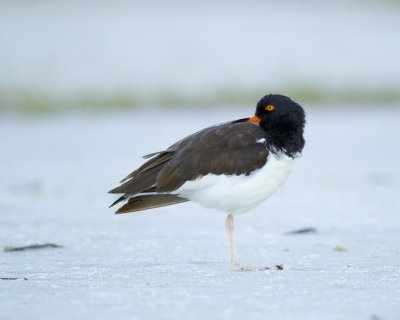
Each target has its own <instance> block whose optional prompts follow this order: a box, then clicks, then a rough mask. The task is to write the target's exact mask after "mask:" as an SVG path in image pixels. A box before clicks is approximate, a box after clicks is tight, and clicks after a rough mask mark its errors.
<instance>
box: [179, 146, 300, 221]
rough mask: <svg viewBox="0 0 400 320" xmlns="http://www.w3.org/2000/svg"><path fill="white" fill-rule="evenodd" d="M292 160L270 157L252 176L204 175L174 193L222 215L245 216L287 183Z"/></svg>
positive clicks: (283, 157) (285, 157) (271, 155)
mask: <svg viewBox="0 0 400 320" xmlns="http://www.w3.org/2000/svg"><path fill="white" fill-rule="evenodd" d="M293 162H294V159H292V158H290V157H287V156H279V157H277V156H275V155H273V154H270V156H269V157H268V162H267V164H266V165H265V166H264V167H263V168H261V169H258V170H256V171H254V172H253V173H252V174H251V175H249V176H246V175H241V176H227V175H213V174H209V175H206V176H204V177H202V178H200V179H198V180H195V181H188V182H186V183H185V184H184V185H183V186H182V187H180V188H179V189H178V190H176V191H175V192H174V193H175V194H179V195H180V196H182V197H185V198H187V199H189V200H191V201H194V202H197V203H199V204H201V205H202V206H204V207H207V208H213V209H217V210H220V211H223V212H225V213H230V214H240V213H244V212H246V211H248V210H250V209H252V208H254V207H255V206H257V205H259V204H260V203H262V202H263V201H264V200H266V199H267V198H269V197H270V196H271V195H272V194H273V193H274V192H275V191H276V190H277V189H278V188H279V187H280V186H281V185H282V184H283V182H284V181H285V180H286V178H287V176H288V175H289V173H290V170H291V168H292V165H293Z"/></svg>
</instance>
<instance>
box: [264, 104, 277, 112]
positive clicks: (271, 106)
mask: <svg viewBox="0 0 400 320" xmlns="http://www.w3.org/2000/svg"><path fill="white" fill-rule="evenodd" d="M264 109H265V110H266V111H272V110H274V109H275V106H274V105H272V104H269V105H267V106H266V107H265V108H264Z"/></svg>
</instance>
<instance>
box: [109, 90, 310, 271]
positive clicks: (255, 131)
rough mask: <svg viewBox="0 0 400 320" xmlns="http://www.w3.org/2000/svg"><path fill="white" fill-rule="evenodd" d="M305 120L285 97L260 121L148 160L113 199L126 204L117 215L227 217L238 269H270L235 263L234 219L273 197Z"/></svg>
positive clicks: (265, 107) (263, 111)
mask: <svg viewBox="0 0 400 320" xmlns="http://www.w3.org/2000/svg"><path fill="white" fill-rule="evenodd" d="M304 125H305V113H304V110H303V108H302V107H301V106H300V105H299V104H298V103H296V102H294V101H293V100H291V99H290V98H288V97H285V96H282V95H277V94H269V95H266V96H264V97H263V98H262V99H261V100H260V101H259V102H258V103H257V106H256V112H255V115H254V116H253V117H251V118H244V119H239V120H235V121H230V122H226V123H222V124H218V125H215V126H212V127H208V128H205V129H203V130H201V131H198V132H196V133H194V134H192V135H190V136H188V137H186V138H183V139H182V140H180V141H178V142H176V143H175V144H173V145H172V146H170V147H169V148H168V149H166V150H163V151H160V152H156V153H152V154H149V155H147V156H144V158H145V159H149V160H148V161H147V162H145V163H144V164H143V165H142V166H141V167H139V168H138V169H136V170H135V171H133V172H132V173H131V174H129V175H128V176H127V177H126V178H125V179H123V180H122V181H121V185H120V186H119V187H117V188H115V189H113V190H111V191H110V193H116V194H122V196H121V197H120V198H119V199H117V201H115V202H114V203H113V204H112V205H111V207H112V206H114V205H115V204H117V203H119V202H121V201H127V202H126V203H125V204H124V205H123V206H122V207H120V208H119V209H118V210H117V211H116V213H127V212H135V211H140V210H147V209H152V208H157V207H162V206H168V205H172V204H176V203H181V202H185V201H189V200H190V201H194V202H197V203H199V204H200V205H202V206H204V207H207V208H213V209H217V210H219V211H222V212H224V213H226V214H227V218H226V230H227V233H228V240H229V251H230V259H231V264H232V269H233V270H239V271H245V270H266V269H268V268H265V267H262V268H251V267H243V266H241V265H240V264H239V263H238V260H237V258H236V250H235V243H234V235H233V230H234V222H233V219H234V216H235V215H237V214H241V213H244V212H246V211H248V210H250V209H252V208H254V207H255V206H257V205H259V204H261V203H262V202H263V201H264V200H266V199H267V198H269V197H270V196H271V195H272V194H273V193H274V192H275V191H276V190H277V189H278V187H279V186H281V185H282V183H283V182H284V181H285V179H286V178H287V176H288V174H289V172H290V170H291V167H292V164H293V162H294V161H295V160H296V158H298V157H299V156H300V154H301V151H302V150H303V147H304V143H305V140H304V138H303V130H304Z"/></svg>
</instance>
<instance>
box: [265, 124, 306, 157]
mask: <svg viewBox="0 0 400 320" xmlns="http://www.w3.org/2000/svg"><path fill="white" fill-rule="evenodd" d="M264 129H265V134H266V140H267V147H268V150H269V151H270V152H272V153H274V154H276V155H282V154H283V155H286V156H288V157H291V158H296V157H297V156H299V155H300V154H301V151H302V150H303V147H304V144H305V140H304V137H303V128H302V127H296V126H292V125H280V126H265V127H264Z"/></svg>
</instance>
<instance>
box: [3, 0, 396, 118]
mask: <svg viewBox="0 0 400 320" xmlns="http://www.w3.org/2000/svg"><path fill="white" fill-rule="evenodd" d="M399 31H400V2H399V1H394V0H393V1H390V0H380V1H378V0H376V1H373V0H370V1H361V0H353V1H334V2H332V1H311V0H310V1H308V0H301V1H258V0H255V1H217V2H216V1H209V0H206V1H178V0H175V1H168V2H165V1H159V0H151V1H126V0H117V1H107V0H101V1H78V0H74V1H50V0H37V1H28V0H20V1H11V0H2V1H0V110H2V111H4V110H7V111H9V112H14V111H17V112H18V111H24V112H25V111H29V112H38V111H40V112H43V111H58V110H60V109H61V110H68V109H72V110H85V109H90V110H104V109H106V110H108V109H118V108H131V107H143V106H146V105H158V106H168V107H179V108H182V107H193V106H194V107H196V106H201V107H207V106H216V105H221V104H230V105H246V106H248V105H249V104H250V105H251V106H253V105H254V103H255V100H256V99H258V98H259V97H260V96H261V95H262V94H264V93H267V92H280V93H283V94H287V95H289V96H292V97H293V98H296V99H297V100H299V101H300V102H302V103H313V104H316V105H333V104H336V103H341V104H345V105H349V104H362V105H365V104H369V105H371V104H373V105H382V104H386V105H398V104H399V102H400V63H399V57H400V32H399Z"/></svg>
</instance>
